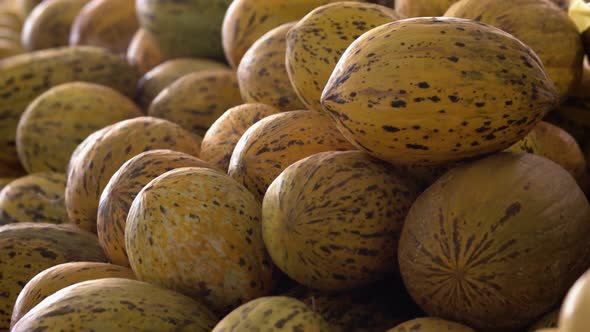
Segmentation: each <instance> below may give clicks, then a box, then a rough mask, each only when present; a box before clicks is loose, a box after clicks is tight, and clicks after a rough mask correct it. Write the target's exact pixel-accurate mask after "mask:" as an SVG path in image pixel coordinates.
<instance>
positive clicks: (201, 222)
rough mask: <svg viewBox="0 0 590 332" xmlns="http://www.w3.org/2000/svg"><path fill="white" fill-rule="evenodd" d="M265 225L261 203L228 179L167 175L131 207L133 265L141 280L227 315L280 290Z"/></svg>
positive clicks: (180, 172) (128, 239) (128, 231)
mask: <svg viewBox="0 0 590 332" xmlns="http://www.w3.org/2000/svg"><path fill="white" fill-rule="evenodd" d="M260 219H261V209H260V203H259V202H257V201H256V199H255V198H254V196H252V194H250V193H249V192H248V190H246V188H244V187H243V186H242V185H240V184H239V183H237V182H236V181H234V180H233V179H231V178H230V177H229V176H227V175H225V174H223V173H221V172H218V171H214V170H211V169H207V168H198V167H186V168H178V169H175V170H172V171H169V172H167V173H164V174H162V175H160V176H159V177H157V178H156V179H154V180H152V181H151V182H150V183H149V184H148V185H146V186H145V187H144V188H143V189H142V190H141V191H140V192H139V194H138V195H137V196H136V197H135V199H134V200H133V203H132V205H131V208H130V210H129V215H128V216H127V223H126V226H125V247H126V249H127V255H128V256H129V263H130V264H131V268H132V269H133V271H134V272H135V274H136V275H137V278H138V279H140V280H144V281H148V282H150V283H153V284H156V285H162V286H165V287H167V288H170V289H174V290H176V291H179V292H181V293H184V294H186V295H189V296H191V297H193V298H197V299H202V300H203V301H204V302H205V303H206V304H207V305H208V306H209V307H210V308H212V309H213V310H214V311H215V312H217V313H219V314H225V313H227V312H229V311H230V310H232V309H234V308H235V307H237V306H239V305H240V304H242V303H244V302H247V301H249V300H251V299H254V298H257V297H260V296H265V295H268V294H269V293H270V292H271V291H272V289H273V287H274V281H273V279H272V277H273V273H272V270H273V268H272V263H271V261H270V258H269V257H268V254H267V252H266V249H265V248H264V243H263V241H262V234H261V227H260V222H261V221H260Z"/></svg>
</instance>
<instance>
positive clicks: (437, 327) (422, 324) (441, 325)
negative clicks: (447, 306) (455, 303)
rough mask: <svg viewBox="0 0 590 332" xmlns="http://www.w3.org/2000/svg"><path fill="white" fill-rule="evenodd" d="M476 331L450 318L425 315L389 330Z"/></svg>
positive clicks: (388, 331)
mask: <svg viewBox="0 0 590 332" xmlns="http://www.w3.org/2000/svg"><path fill="white" fill-rule="evenodd" d="M410 331H411V332H475V330H474V329H472V328H470V327H468V326H465V325H463V324H459V323H455V322H451V321H448V320H444V319H440V318H434V317H425V318H416V319H413V320H410V321H407V322H405V323H402V324H400V325H398V326H396V327H394V328H392V329H390V330H387V332H410Z"/></svg>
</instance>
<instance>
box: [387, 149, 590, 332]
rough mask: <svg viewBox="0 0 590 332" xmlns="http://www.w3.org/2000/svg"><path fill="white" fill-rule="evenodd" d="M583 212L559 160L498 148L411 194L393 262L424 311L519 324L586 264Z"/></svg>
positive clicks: (471, 321) (554, 298)
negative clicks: (412, 199)
mask: <svg viewBox="0 0 590 332" xmlns="http://www.w3.org/2000/svg"><path fill="white" fill-rule="evenodd" d="M490 174H493V176H490ZM589 218H590V206H589V204H588V201H587V199H586V197H585V196H584V193H583V192H582V190H581V189H580V188H579V186H578V185H577V183H576V181H575V180H574V178H573V177H572V176H571V175H570V174H569V173H568V172H567V171H566V170H564V169H563V168H562V167H560V166H559V165H557V164H556V163H554V162H553V161H550V160H548V159H545V158H543V157H540V156H537V155H534V154H528V153H508V152H502V153H498V154H496V155H493V156H490V157H487V158H485V159H482V160H479V161H476V162H473V163H470V164H465V165H462V166H459V167H456V168H454V169H452V170H450V171H449V172H448V173H446V174H445V175H443V176H442V177H441V178H440V179H438V181H437V182H435V183H434V184H433V185H432V186H431V187H429V188H428V189H427V190H426V191H425V192H424V193H423V194H422V195H421V196H420V197H419V198H418V199H417V200H416V202H415V203H414V205H413V206H412V208H411V209H410V212H409V214H408V216H407V218H406V221H405V224H404V228H403V231H402V235H401V239H400V244H399V251H398V252H399V264H400V271H401V274H402V277H403V280H404V283H405V284H406V286H407V288H408V291H409V292H410V294H411V295H412V297H413V298H414V300H415V301H416V302H417V303H418V304H419V305H420V306H421V307H422V308H423V309H424V310H425V311H426V312H427V313H428V314H430V315H432V316H437V317H442V318H447V319H452V320H455V321H458V322H463V323H465V324H468V325H469V326H472V327H473V328H476V329H478V330H495V331H497V330H502V331H507V330H512V329H517V328H523V327H525V326H527V325H529V324H531V323H532V322H533V321H534V320H535V319H536V318H537V317H539V316H540V315H542V314H543V313H545V312H547V311H549V310H550V309H552V308H553V306H555V305H556V304H558V302H559V301H560V299H561V297H562V296H563V295H564V294H565V292H566V291H567V289H568V288H569V287H570V286H571V284H572V283H573V282H574V281H575V280H576V278H577V277H578V276H579V275H580V274H581V273H583V272H584V270H585V269H586V268H587V267H588V264H589V258H590V256H589V251H590V248H588V246H587V245H586V242H587V239H588V238H589V236H590V223H588V220H590V219H589Z"/></svg>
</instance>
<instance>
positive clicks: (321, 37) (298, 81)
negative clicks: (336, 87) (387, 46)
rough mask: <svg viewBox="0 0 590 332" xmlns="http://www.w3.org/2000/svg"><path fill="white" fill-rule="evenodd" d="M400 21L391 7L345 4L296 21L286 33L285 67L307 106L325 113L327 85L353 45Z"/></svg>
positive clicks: (333, 4) (328, 7)
mask: <svg viewBox="0 0 590 332" xmlns="http://www.w3.org/2000/svg"><path fill="white" fill-rule="evenodd" d="M401 18H402V16H401V15H399V14H397V13H396V11H394V10H393V9H392V8H391V7H390V8H387V7H384V6H381V5H376V4H369V3H362V2H350V1H344V2H335V3H331V4H327V5H324V6H321V7H318V8H316V9H314V10H313V11H311V12H310V13H309V14H307V15H305V17H303V18H302V19H301V20H300V21H299V22H297V23H296V24H295V25H294V26H293V28H291V29H290V30H289V33H288V34H287V56H286V67H287V72H288V73H289V79H290V81H291V83H292V85H293V88H294V89H295V92H297V95H298V96H299V98H300V99H301V101H303V103H304V104H305V106H306V107H307V108H308V109H314V110H318V111H321V110H322V105H321V103H320V98H321V96H322V91H323V90H324V86H325V85H326V83H327V82H328V79H329V78H330V75H331V74H332V71H333V70H334V67H336V63H338V60H340V57H341V56H342V54H343V53H344V51H346V48H347V47H348V46H349V45H350V43H352V42H353V41H354V40H355V39H357V38H358V37H359V36H360V35H362V34H363V33H365V32H367V31H369V30H371V29H373V28H376V27H378V26H380V25H382V24H385V23H389V22H392V21H395V20H399V19H401Z"/></svg>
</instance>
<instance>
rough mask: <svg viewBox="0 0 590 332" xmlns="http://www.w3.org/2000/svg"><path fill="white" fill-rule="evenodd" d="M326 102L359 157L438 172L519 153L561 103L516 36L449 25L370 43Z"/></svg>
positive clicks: (345, 66) (429, 21)
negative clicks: (511, 150)
mask: <svg viewBox="0 0 590 332" xmlns="http://www.w3.org/2000/svg"><path fill="white" fill-rule="evenodd" d="M410 54H411V56H410ZM321 102H322V105H323V107H324V109H325V110H326V111H328V112H329V113H330V114H331V116H332V118H333V119H334V120H335V121H336V125H337V127H338V129H339V130H340V131H341V132H342V134H343V135H344V136H345V137H346V138H347V139H348V140H349V141H350V142H352V143H354V144H355V145H356V146H357V147H358V148H359V149H362V150H364V151H367V152H369V153H370V154H372V155H374V156H376V157H377V158H379V159H383V160H385V161H388V162H391V163H393V164H420V165H433V164H444V163H448V162H452V161H457V160H461V159H465V158H470V157H476V156H480V155H485V154H487V153H492V152H497V151H500V150H503V149H505V148H507V147H509V146H510V145H512V144H513V143H515V142H517V141H518V140H520V139H521V138H523V137H524V136H525V135H526V134H527V133H528V132H529V131H530V130H531V129H532V128H533V127H534V125H535V124H536V123H537V122H538V121H540V120H541V118H542V117H543V116H544V115H545V114H546V113H547V112H548V111H549V110H550V109H552V108H553V107H554V106H555V105H556V103H557V94H556V91H555V87H554V86H553V83H552V82H551V80H550V79H549V78H548V77H547V75H546V74H545V71H544V70H543V66H542V64H541V62H540V60H539V59H538V58H537V56H536V55H535V54H534V53H533V52H532V50H531V49H530V48H528V47H527V46H526V45H524V44H523V43H521V42H520V41H519V40H517V39H515V38H514V37H513V36H511V35H509V34H507V33H505V32H503V31H501V30H499V29H496V28H494V27H491V26H488V25H485V24H481V23H477V22H473V21H470V20H465V19H456V18H443V17H439V18H414V19H404V20H399V21H396V22H393V23H388V24H385V25H381V26H380V27H377V28H375V29H373V30H370V31H368V32H367V33H365V34H363V35H362V36H361V37H360V38H358V39H357V40H356V41H354V42H353V43H352V44H351V45H350V47H349V48H348V49H347V50H346V52H345V53H344V55H343V56H342V58H340V61H339V62H338V64H337V65H336V69H335V70H334V72H333V73H332V76H331V77H330V80H329V81H328V83H327V85H326V87H325V89H324V91H323V94H322V99H321ZM402 115H403V116H402Z"/></svg>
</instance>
